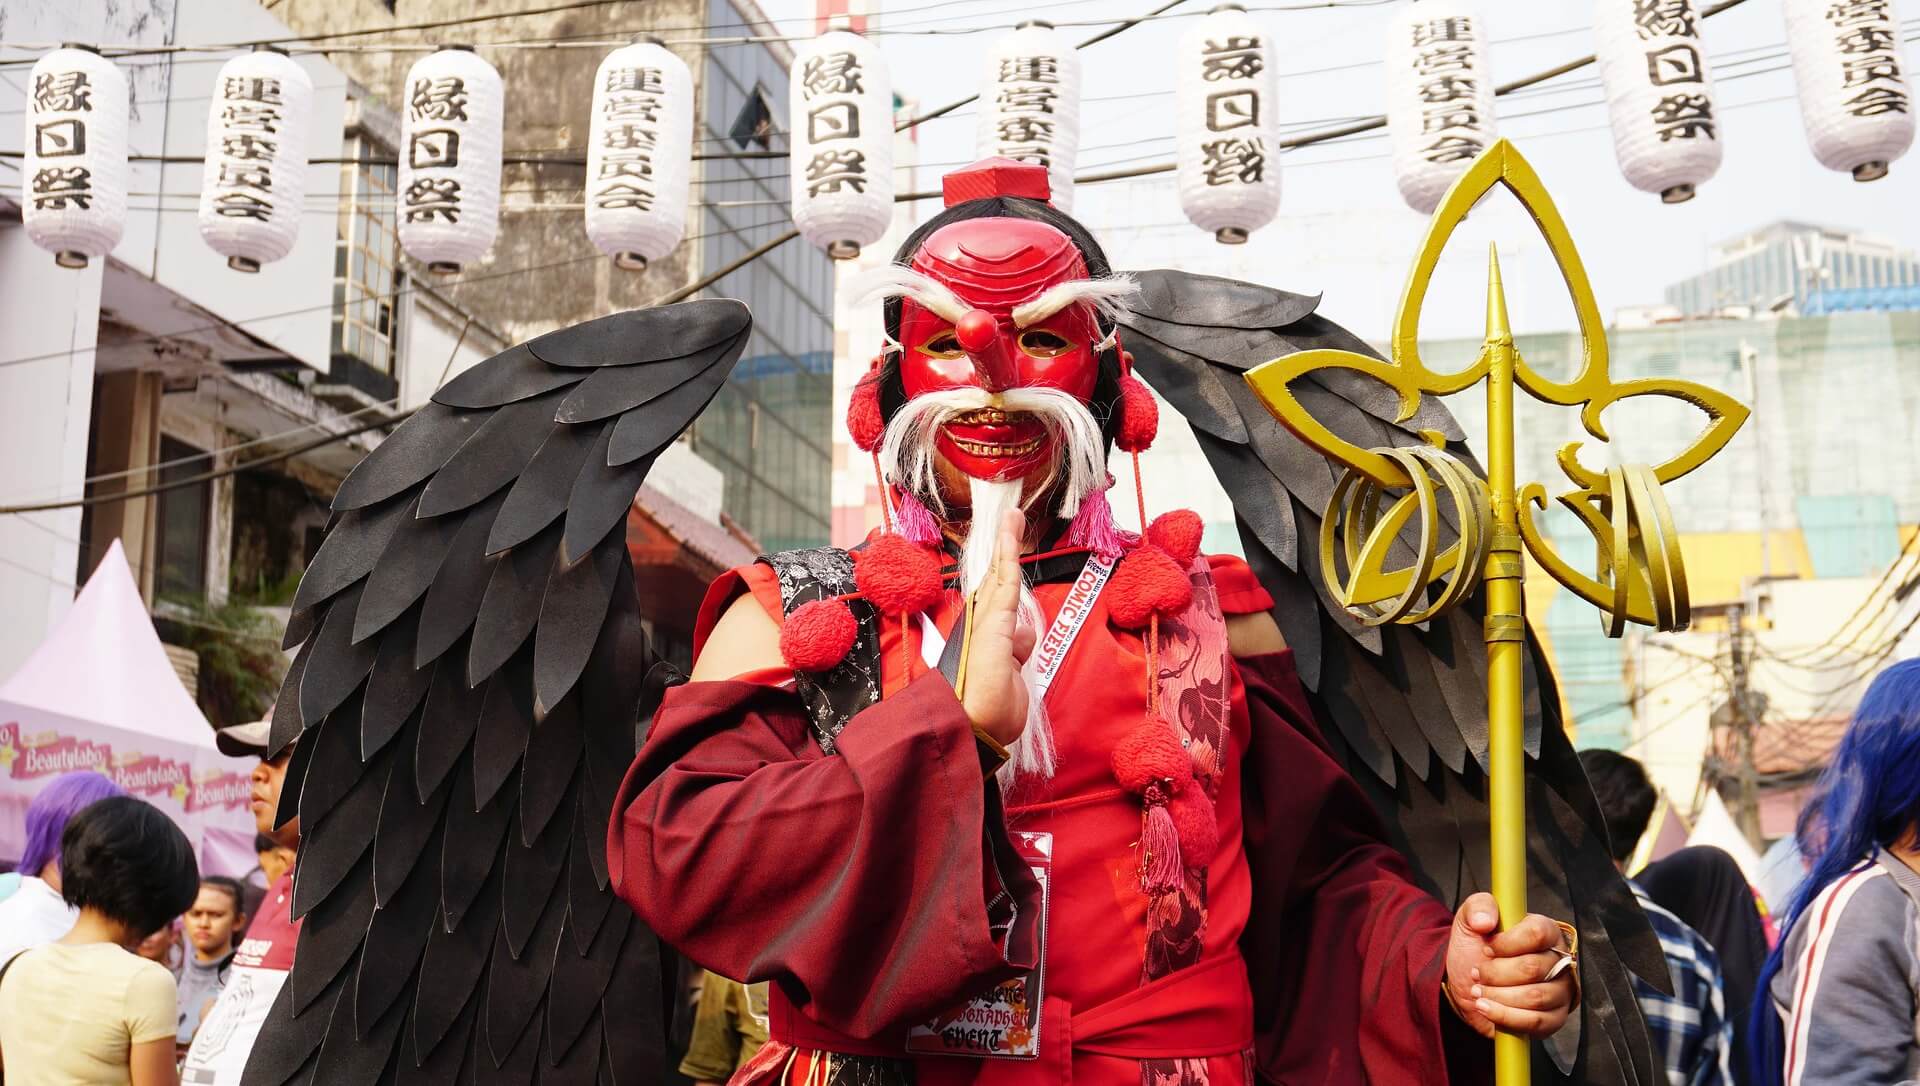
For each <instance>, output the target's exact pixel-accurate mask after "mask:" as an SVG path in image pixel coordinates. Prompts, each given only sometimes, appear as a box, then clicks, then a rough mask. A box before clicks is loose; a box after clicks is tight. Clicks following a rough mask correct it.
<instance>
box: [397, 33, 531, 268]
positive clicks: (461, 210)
mask: <svg viewBox="0 0 1920 1086" xmlns="http://www.w3.org/2000/svg"><path fill="white" fill-rule="evenodd" d="M400 110H401V112H400V191H399V193H398V197H399V202H400V244H401V245H403V246H405V247H406V250H407V252H408V253H410V254H412V256H413V257H414V258H415V259H417V260H423V261H425V262H426V265H427V269H428V270H429V271H432V272H435V273H438V274H441V275H451V274H453V273H455V272H458V271H459V270H460V265H462V264H466V263H468V262H470V261H474V260H478V259H480V257H481V256H483V255H485V253H486V251H487V249H488V248H490V247H491V246H492V245H493V238H494V235H495V234H496V233H498V232H499V229H500V134H501V129H502V127H503V126H504V124H505V121H506V96H505V91H504V89H503V88H502V86H501V82H500V73H499V72H497V71H494V69H493V65H491V64H488V63H487V62H486V61H484V60H481V59H480V58H479V57H478V56H476V55H475V54H474V53H473V52H472V51H471V50H468V49H461V48H453V49H442V50H440V51H439V52H437V53H430V54H428V55H427V56H425V57H422V58H421V59H420V60H419V61H418V62H417V63H415V64H414V66H413V67H412V69H410V70H409V71H408V72H407V81H406V83H405V85H404V86H403V87H402V88H401V102H400Z"/></svg>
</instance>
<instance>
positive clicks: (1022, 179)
mask: <svg viewBox="0 0 1920 1086" xmlns="http://www.w3.org/2000/svg"><path fill="white" fill-rule="evenodd" d="M940 188H941V192H942V194H943V195H944V196H945V197H946V201H947V206H948V207H952V206H953V205H955V204H964V203H966V202H967V201H968V200H985V199H987V198H989V197H993V196H1024V197H1026V198H1027V199H1029V200H1039V201H1041V202H1042V203H1044V202H1046V201H1047V200H1049V199H1051V198H1052V196H1053V190H1052V188H1050V187H1049V186H1048V185H1047V168H1046V167H1045V166H1035V165H1033V164H1032V163H1029V162H1017V161H1015V160H1013V159H1011V158H1001V157H999V156H997V155H996V156H994V157H992V158H983V159H981V160H980V161H978V162H976V163H974V164H973V165H971V166H968V167H966V168H965V169H960V170H955V171H953V172H952V173H950V174H948V175H947V176H946V177H945V178H943V179H942V180H941V183H940Z"/></svg>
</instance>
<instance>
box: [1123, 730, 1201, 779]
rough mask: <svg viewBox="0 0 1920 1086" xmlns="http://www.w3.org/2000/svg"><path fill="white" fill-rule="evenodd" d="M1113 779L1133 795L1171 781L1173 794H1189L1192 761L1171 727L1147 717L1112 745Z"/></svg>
mask: <svg viewBox="0 0 1920 1086" xmlns="http://www.w3.org/2000/svg"><path fill="white" fill-rule="evenodd" d="M1113 779H1114V780H1117V781H1119V782H1120V787H1122V788H1125V789H1126V790H1127V791H1129V792H1132V793H1133V794H1135V795H1140V794H1142V793H1144V792H1146V790H1147V786H1148V785H1150V784H1154V783H1156V782H1161V781H1172V782H1173V792H1174V794H1176V795H1178V794H1180V793H1181V792H1191V791H1193V790H1194V789H1191V788H1188V787H1187V785H1189V784H1192V783H1193V759H1192V758H1190V757H1188V756H1187V751H1186V748H1185V747H1182V746H1181V745H1180V740H1178V739H1175V738H1174V737H1173V725H1171V724H1168V723H1167V722H1166V721H1164V720H1159V719H1156V718H1153V717H1149V718H1147V719H1146V720H1144V721H1141V723H1140V725H1139V727H1136V728H1134V729H1133V730H1132V731H1130V732H1128V733H1127V734H1126V735H1125V736H1124V737H1122V738H1121V740H1120V741H1119V742H1118V743H1115V744H1114V745H1113Z"/></svg>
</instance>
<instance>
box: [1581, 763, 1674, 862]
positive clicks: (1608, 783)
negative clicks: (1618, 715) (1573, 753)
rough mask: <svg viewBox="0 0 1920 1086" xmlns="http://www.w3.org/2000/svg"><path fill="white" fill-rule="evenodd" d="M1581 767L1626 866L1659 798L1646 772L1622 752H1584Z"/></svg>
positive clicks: (1619, 858)
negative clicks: (1585, 773)
mask: <svg viewBox="0 0 1920 1086" xmlns="http://www.w3.org/2000/svg"><path fill="white" fill-rule="evenodd" d="M1580 766H1581V768H1583V769H1585V770H1586V771H1587V783H1588V784H1590V785H1592V786H1593V798H1594V799H1596V800H1598V801H1600V817H1601V818H1602V819H1603V820H1604V821H1605V822H1606V824H1607V840H1608V842H1609V843H1610V844H1611V845H1612V846H1613V858H1614V860H1615V861H1618V862H1621V863H1624V862H1626V859H1627V857H1629V856H1631V855H1633V849H1634V846H1635V845H1638V844H1639V843H1640V838H1641V836H1642V835H1643V834H1645V833H1646V832H1647V823H1648V821H1650V820H1651V819H1652V818H1653V808H1654V804H1655V802H1656V801H1657V799H1658V797H1657V796H1655V795H1654V791H1653V782H1652V781H1650V780H1648V779H1647V771H1646V768H1645V767H1643V766H1642V765H1641V764H1640V763H1639V762H1636V761H1634V760H1633V759H1632V758H1629V757H1627V756H1626V755H1624V754H1621V753H1619V752H1618V751H1612V750H1600V749H1593V750H1583V751H1581V752H1580Z"/></svg>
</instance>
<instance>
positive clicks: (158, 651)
mask: <svg viewBox="0 0 1920 1086" xmlns="http://www.w3.org/2000/svg"><path fill="white" fill-rule="evenodd" d="M76 769H93V770H98V771H99V772H101V773H105V774H107V775H108V776H110V777H112V778H114V779H115V780H116V781H118V782H119V783H120V786H121V787H123V788H125V789H126V790H127V791H128V792H130V793H132V794H133V795H136V796H139V797H140V798H142V799H145V800H147V801H148V802H150V803H152V804H154V805H155V806H157V807H159V808H160V809H161V810H163V811H166V812H167V814H169V815H170V816H172V818H173V819H174V821H175V822H177V823H179V824H180V828H181V829H183V830H185V831H186V833H187V836H188V838H189V839H191V840H192V841H193V842H194V844H195V846H196V847H197V848H198V850H199V853H200V866H201V869H202V870H203V871H205V872H206V873H209V874H215V873H217V874H230V875H239V874H244V873H246V872H247V871H249V870H251V869H252V868H253V867H254V866H255V862H256V861H255V858H254V853H253V833H254V826H253V815H252V813H251V812H250V811H249V810H248V806H247V800H248V793H249V783H248V778H249V776H250V774H251V773H252V771H253V764H252V763H251V762H250V761H248V760H246V759H240V758H229V757H227V756H225V755H223V754H221V753H220V752H219V751H218V750H217V749H215V747H214V745H213V728H212V726H211V725H209V724H208V723H207V718H206V717H205V716H203V715H201V712H200V707H199V706H198V705H196V704H194V700H193V697H192V696H191V695H189V694H188V693H187V689H186V687H185V686H184V685H182V684H181V682H180V677H179V676H178V675H176V674H175V673H174V670H173V665H172V663H171V662H170V661H169V660H168V659H167V654H166V650H165V649H164V648H162V647H161V645H160V638H159V636H158V635H157V634H155V633H154V630H153V619H152V618H151V617H150V616H149V615H148V614H147V608H146V604H145V603H144V602H143V601H142V600H141V598H140V589H139V587H138V586H137V585H135V584H134V580H133V570H132V569H131V568H129V567H128V565H127V557H126V554H125V553H124V552H122V551H121V549H120V543H119V541H118V540H116V541H115V542H114V544H113V545H112V546H111V547H110V548H108V550H107V554H106V557H105V558H103V559H102V560H101V562H100V568H99V569H97V570H95V571H94V573H93V576H92V577H90V578H89V579H88V580H87V583H86V586H85V587H84V588H82V589H81V590H80V594H79V595H78V596H77V597H75V598H74V601H73V608H72V609H71V610H69V611H68V612H67V615H66V617H65V618H64V619H62V620H61V621H60V625H59V626H57V627H56V628H55V629H54V631H53V633H52V634H51V635H50V636H48V638H47V640H46V641H45V642H43V643H42V644H41V645H40V647H39V648H38V649H36V650H34V653H33V655H32V656H31V657H29V658H28V660H27V662H26V663H25V664H23V665H21V667H20V670H19V671H17V672H15V673H14V674H13V676H12V677H11V678H9V679H8V680H7V681H6V683H5V684H0V856H7V857H14V856H18V855H20V850H21V847H22V846H23V845H24V843H25V818H26V808H27V804H28V803H29V802H30V801H31V800H32V799H33V796H34V794H35V793H37V792H38V791H39V790H40V788H41V787H42V786H44V785H45V784H46V783H47V782H48V781H50V780H52V779H53V778H54V777H57V776H59V775H60V774H62V773H67V772H70V771H72V770H76Z"/></svg>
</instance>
